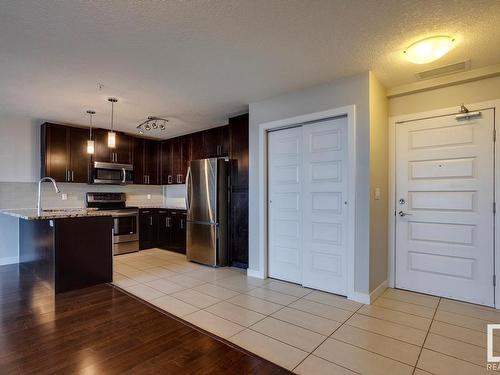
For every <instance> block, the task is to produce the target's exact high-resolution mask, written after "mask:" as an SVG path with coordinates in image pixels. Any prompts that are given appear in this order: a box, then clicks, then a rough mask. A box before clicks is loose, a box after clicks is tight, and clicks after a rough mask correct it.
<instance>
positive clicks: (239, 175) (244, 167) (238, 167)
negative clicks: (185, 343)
mask: <svg viewBox="0 0 500 375" xmlns="http://www.w3.org/2000/svg"><path fill="white" fill-rule="evenodd" d="M229 148H230V150H229V154H230V156H231V163H232V166H231V184H232V185H233V186H235V187H247V188H248V114H244V115H240V116H237V117H233V118H231V119H229Z"/></svg>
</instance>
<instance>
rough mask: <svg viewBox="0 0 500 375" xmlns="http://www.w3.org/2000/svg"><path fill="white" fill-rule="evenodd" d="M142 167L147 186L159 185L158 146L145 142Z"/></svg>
mask: <svg viewBox="0 0 500 375" xmlns="http://www.w3.org/2000/svg"><path fill="white" fill-rule="evenodd" d="M144 145H145V147H144V166H145V169H146V176H147V183H148V185H159V184H160V144H159V143H158V142H157V141H152V140H146V141H145V143H144Z"/></svg>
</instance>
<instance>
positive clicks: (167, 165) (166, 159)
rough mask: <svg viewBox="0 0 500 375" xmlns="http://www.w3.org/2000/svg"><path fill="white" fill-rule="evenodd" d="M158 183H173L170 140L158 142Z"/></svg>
mask: <svg viewBox="0 0 500 375" xmlns="http://www.w3.org/2000/svg"><path fill="white" fill-rule="evenodd" d="M160 183H161V184H162V185H168V184H172V183H173V169H172V142H171V141H170V140H166V141H162V142H161V143H160Z"/></svg>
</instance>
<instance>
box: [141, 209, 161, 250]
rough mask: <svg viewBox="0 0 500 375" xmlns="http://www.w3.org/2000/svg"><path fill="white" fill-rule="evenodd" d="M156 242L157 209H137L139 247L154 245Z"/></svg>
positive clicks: (148, 247) (145, 247) (146, 247)
mask: <svg viewBox="0 0 500 375" xmlns="http://www.w3.org/2000/svg"><path fill="white" fill-rule="evenodd" d="M157 243H158V212H157V210H154V209H151V210H140V211H139V248H140V249H141V250H144V249H150V248H152V247H156V244H157Z"/></svg>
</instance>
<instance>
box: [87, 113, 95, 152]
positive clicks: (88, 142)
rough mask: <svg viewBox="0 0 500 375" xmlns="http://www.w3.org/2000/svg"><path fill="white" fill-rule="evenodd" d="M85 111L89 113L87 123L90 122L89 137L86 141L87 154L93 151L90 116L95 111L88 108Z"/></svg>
mask: <svg viewBox="0 0 500 375" xmlns="http://www.w3.org/2000/svg"><path fill="white" fill-rule="evenodd" d="M87 113H88V115H89V124H90V130H89V139H88V141H87V154H93V153H94V152H95V143H94V140H93V139H92V116H93V115H95V111H92V110H90V109H89V110H88V111H87Z"/></svg>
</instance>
